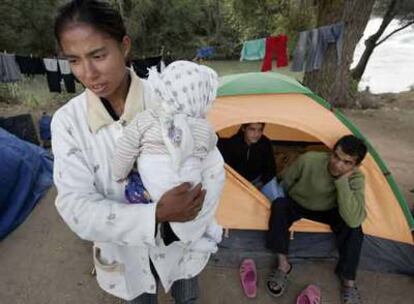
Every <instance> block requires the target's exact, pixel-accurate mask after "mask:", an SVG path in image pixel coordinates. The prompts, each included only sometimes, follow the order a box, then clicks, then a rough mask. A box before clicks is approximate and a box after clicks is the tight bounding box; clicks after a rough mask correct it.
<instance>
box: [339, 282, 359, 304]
mask: <svg viewBox="0 0 414 304" xmlns="http://www.w3.org/2000/svg"><path fill="white" fill-rule="evenodd" d="M341 298H342V299H341V300H342V304H361V303H362V301H361V296H360V294H359V290H358V288H357V287H356V286H353V287H348V286H342V288H341Z"/></svg>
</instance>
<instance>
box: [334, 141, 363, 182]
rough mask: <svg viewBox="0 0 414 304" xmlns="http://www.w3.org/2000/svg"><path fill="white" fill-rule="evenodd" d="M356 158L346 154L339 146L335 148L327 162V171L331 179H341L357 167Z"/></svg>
mask: <svg viewBox="0 0 414 304" xmlns="http://www.w3.org/2000/svg"><path fill="white" fill-rule="evenodd" d="M357 159H358V158H357V156H352V155H348V154H346V153H345V152H344V151H342V148H341V146H338V147H336V149H335V150H334V151H333V152H332V154H331V158H330V160H329V165H328V170H329V173H331V175H332V176H333V177H341V176H342V175H344V174H347V173H350V172H351V171H352V170H354V168H355V167H357Z"/></svg>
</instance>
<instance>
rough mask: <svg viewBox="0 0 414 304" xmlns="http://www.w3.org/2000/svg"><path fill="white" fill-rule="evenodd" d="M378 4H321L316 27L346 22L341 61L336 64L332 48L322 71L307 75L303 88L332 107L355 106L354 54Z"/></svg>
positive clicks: (323, 0) (330, 0)
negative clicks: (352, 72)
mask: <svg viewBox="0 0 414 304" xmlns="http://www.w3.org/2000/svg"><path fill="white" fill-rule="evenodd" d="M374 2H375V0H365V1H358V0H319V3H318V7H319V12H318V21H317V26H324V25H329V24H333V23H337V22H340V21H343V22H344V23H345V32H344V36H343V48H342V60H341V63H340V64H339V65H338V64H337V56H336V45H335V44H334V43H333V44H330V45H329V46H328V49H327V51H326V53H325V55H324V60H323V63H322V67H321V69H320V70H315V71H311V72H306V73H305V77H304V84H305V85H306V86H308V87H309V88H310V89H311V90H312V91H314V92H315V93H316V94H318V95H319V96H321V97H323V98H324V99H326V100H327V101H328V102H330V103H331V104H332V105H333V106H341V107H345V106H353V105H354V104H355V93H356V84H355V82H353V79H352V77H351V71H350V66H351V63H352V60H353V55H354V50H355V47H356V45H357V43H358V41H359V40H360V39H361V37H362V34H363V32H364V29H365V27H366V25H367V23H368V20H369V17H370V14H371V11H372V7H373V5H374Z"/></svg>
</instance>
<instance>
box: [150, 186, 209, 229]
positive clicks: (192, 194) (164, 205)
mask: <svg viewBox="0 0 414 304" xmlns="http://www.w3.org/2000/svg"><path fill="white" fill-rule="evenodd" d="M205 196H206V191H205V190H203V189H202V188H201V184H197V185H196V186H195V187H194V188H193V189H191V185H190V183H182V184H181V185H179V186H177V187H174V188H172V189H170V190H168V191H167V192H165V193H164V194H163V196H162V197H161V199H160V200H159V202H158V204H157V209H156V212H155V216H156V220H157V222H187V221H191V220H192V219H194V218H195V217H196V216H197V214H198V213H199V212H200V210H201V208H202V207H203V202H204V198H205Z"/></svg>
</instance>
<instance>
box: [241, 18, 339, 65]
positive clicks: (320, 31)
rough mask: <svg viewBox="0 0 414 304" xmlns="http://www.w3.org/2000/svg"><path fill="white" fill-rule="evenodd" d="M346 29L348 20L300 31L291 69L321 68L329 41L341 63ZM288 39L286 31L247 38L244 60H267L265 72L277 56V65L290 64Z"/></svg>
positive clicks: (242, 56)
mask: <svg viewBox="0 0 414 304" xmlns="http://www.w3.org/2000/svg"><path fill="white" fill-rule="evenodd" d="M344 31H345V24H344V22H338V23H334V24H330V25H324V26H320V27H317V28H313V29H310V30H306V31H302V32H300V33H299V39H298V42H297V44H296V47H295V50H294V52H293V62H292V65H291V70H292V71H294V72H300V71H302V70H303V67H304V66H305V71H306V72H309V71H313V70H318V69H320V68H321V67H322V64H323V59H324V56H325V53H326V50H327V48H328V46H329V44H335V46H336V53H337V64H340V62H341V59H342V58H341V57H342V45H343V35H344ZM287 41H288V37H287V36H286V35H283V34H281V35H277V36H269V37H266V38H260V39H253V40H247V41H245V42H244V43H243V48H242V51H241V54H240V61H245V60H263V63H262V68H261V70H262V72H265V71H269V70H271V69H272V59H273V57H276V67H278V68H280V67H284V66H287V65H288V50H287Z"/></svg>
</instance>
